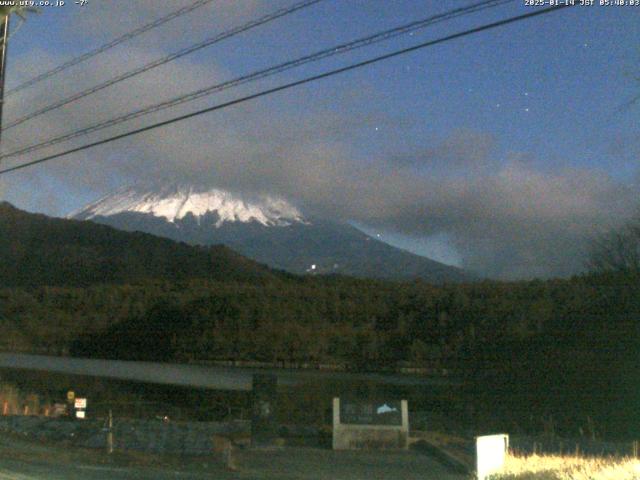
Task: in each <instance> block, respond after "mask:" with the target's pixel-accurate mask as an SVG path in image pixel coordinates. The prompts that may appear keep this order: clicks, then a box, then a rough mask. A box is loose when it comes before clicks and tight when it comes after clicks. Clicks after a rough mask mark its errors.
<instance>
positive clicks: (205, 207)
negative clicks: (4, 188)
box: [69, 186, 306, 227]
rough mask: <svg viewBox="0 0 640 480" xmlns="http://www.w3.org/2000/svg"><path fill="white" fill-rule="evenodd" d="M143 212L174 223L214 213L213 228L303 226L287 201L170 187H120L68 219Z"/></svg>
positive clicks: (216, 190)
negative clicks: (225, 225)
mask: <svg viewBox="0 0 640 480" xmlns="http://www.w3.org/2000/svg"><path fill="white" fill-rule="evenodd" d="M126 212H131V213H143V214H150V215H153V216H155V217H161V218H164V219H166V220H167V221H168V222H171V223H174V222H176V221H177V220H181V219H183V218H184V217H185V216H187V215H189V214H191V215H193V216H194V217H195V218H196V219H200V218H201V217H203V216H204V215H207V214H214V213H215V214H217V220H216V223H215V225H216V227H220V226H221V225H222V224H223V223H225V222H230V223H232V222H241V223H250V222H258V223H260V224H262V225H264V226H287V225H291V224H292V223H306V222H305V220H304V218H303V216H302V214H301V213H300V211H299V210H298V209H297V208H296V207H294V206H293V205H291V204H290V203H289V202H287V201H286V200H283V199H281V198H278V197H272V196H268V195H256V196H255V197H253V198H252V199H245V198H243V197H242V196H240V195H237V194H234V193H231V192H228V191H225V190H219V189H196V188H194V187H191V186H171V187H166V188H162V189H157V188H156V189H141V188H135V187H130V188H123V189H120V190H119V191H117V192H115V193H113V194H110V195H107V196H106V197H103V198H101V199H100V200H98V201H96V202H94V203H92V204H90V205H87V206H86V207H84V208H83V209H82V210H80V211H78V212H74V213H72V214H71V215H69V218H75V219H81V220H88V219H92V218H95V217H100V216H102V217H108V216H112V215H116V214H118V213H126Z"/></svg>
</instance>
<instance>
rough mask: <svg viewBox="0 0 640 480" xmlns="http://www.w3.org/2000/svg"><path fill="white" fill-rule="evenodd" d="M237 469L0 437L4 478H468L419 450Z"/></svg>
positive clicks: (317, 455)
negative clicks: (109, 454)
mask: <svg viewBox="0 0 640 480" xmlns="http://www.w3.org/2000/svg"><path fill="white" fill-rule="evenodd" d="M235 463H236V465H237V470H236V471H229V470H227V469H225V468H224V467H223V465H222V464H221V463H219V462H216V461H215V459H214V458H213V457H207V458H202V457H200V458H184V457H183V458H178V457H160V456H151V455H146V454H140V453H131V454H122V453H119V454H115V455H114V456H113V457H109V456H107V455H106V454H105V453H103V452H98V451H91V450H73V449H70V448H63V447H57V446H52V445H43V444H40V443H32V442H29V441H26V440H24V439H21V438H17V437H14V436H6V435H0V480H73V479H82V480H98V479H115V480H120V479H123V480H124V479H132V480H165V479H194V480H196V479H198V480H199V479H203V480H204V479H209V480H210V479H211V478H216V479H218V480H294V479H295V480H378V479H379V480H383V479H384V480H396V479H397V480H418V479H420V480H468V478H469V477H468V476H465V475H460V474H453V473H450V472H449V471H448V470H447V469H446V468H445V467H443V466H442V465H440V464H439V463H438V462H436V461H435V460H433V459H432V458H430V457H427V456H425V455H422V454H419V453H417V452H412V451H410V452H400V453H397V452H396V453H391V452H334V451H332V450H324V449H317V448H303V447H296V448H289V447H286V448H278V449H271V450H252V449H245V450H239V451H238V452H237V453H236V455H235Z"/></svg>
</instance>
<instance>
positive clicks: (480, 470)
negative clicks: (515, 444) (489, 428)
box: [476, 434, 509, 480]
mask: <svg viewBox="0 0 640 480" xmlns="http://www.w3.org/2000/svg"><path fill="white" fill-rule="evenodd" d="M508 450H509V435H506V434H500V435H485V436H482V437H476V471H477V474H478V480H485V479H486V478H488V477H489V476H490V475H491V474H493V473H496V472H498V471H500V469H501V468H502V466H503V465H504V462H505V459H506V457H507V451H508Z"/></svg>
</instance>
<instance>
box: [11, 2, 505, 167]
mask: <svg viewBox="0 0 640 480" xmlns="http://www.w3.org/2000/svg"><path fill="white" fill-rule="evenodd" d="M513 1H514V0H484V1H482V2H479V3H475V4H472V5H468V6H466V7H461V8H457V9H454V10H449V11H447V12H444V13H441V14H437V15H433V16H430V17H427V18H425V19H421V20H417V21H414V22H411V23H408V24H405V25H402V26H399V27H395V28H392V29H390V30H384V31H382V32H378V33H376V34H374V35H369V36H367V37H364V38H360V39H357V40H353V41H351V42H348V43H343V44H341V45H336V46H333V47H330V48H327V49H324V50H320V51H318V52H315V53H312V54H309V55H305V56H303V57H300V58H297V59H295V60H290V61H287V62H284V63H281V64H278V65H276V66H273V67H269V68H266V69H263V70H258V71H256V72H252V73H250V74H247V75H243V76H241V77H237V78H234V79H231V80H227V81H225V82H222V83H218V84H215V85H212V86H209V87H206V88H203V89H200V90H196V91H194V92H190V93H188V94H183V95H179V96H177V97H174V98H172V99H169V100H166V101H164V102H161V103H157V104H154V105H151V106H148V107H144V108H141V109H138V110H134V111H132V112H129V113H126V114H124V115H120V116H118V117H115V118H111V119H109V120H105V121H102V122H99V123H96V124H94V125H91V126H88V127H85V128H82V129H79V130H76V131H73V132H70V133H67V134H64V135H60V136H58V137H53V138H50V139H49V140H45V141H42V142H39V143H35V144H32V145H28V146H26V147H22V148H20V149H18V150H14V151H12V152H9V153H6V154H4V155H0V161H1V160H3V159H5V158H9V157H15V156H17V155H23V154H25V153H30V152H33V151H37V150H41V149H43V148H46V147H50V146H53V145H57V144H58V143H61V142H64V141H67V140H71V139H73V138H77V137H80V136H84V135H88V134H90V133H94V132H97V131H99V130H103V129H105V128H108V127H112V126H114V125H118V124H120V123H123V122H126V121H129V120H133V119H135V118H139V117H142V116H144V115H148V114H150V113H156V112H159V111H161V110H165V109H167V108H170V107H174V106H177V105H180V104H183V103H186V102H190V101H193V100H196V99H198V98H201V97H204V96H207V95H211V94H212V93H216V92H220V91H222V90H226V89H228V88H233V87H237V86H239V85H242V84H245V83H249V82H253V81H256V80H260V79H263V78H266V77H269V76H271V75H275V74H278V73H282V72H284V71H286V70H290V69H292V68H295V67H298V66H301V65H304V64H306V63H310V62H315V61H318V60H322V59H324V58H328V57H331V56H334V55H338V54H342V53H346V52H348V51H351V50H355V49H357V48H361V47H365V46H369V45H372V44H375V43H378V42H382V41H384V40H389V39H391V38H394V37H397V36H399V35H403V34H406V33H408V32H412V31H415V30H418V29H421V28H424V27H427V26H429V25H433V24H435V23H439V22H442V21H446V20H451V19H452V18H455V17H459V16H463V15H468V14H470V13H476V12H479V11H481V10H484V9H487V8H494V7H497V6H499V5H502V4H505V3H510V2H513Z"/></svg>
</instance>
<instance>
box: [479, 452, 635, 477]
mask: <svg viewBox="0 0 640 480" xmlns="http://www.w3.org/2000/svg"><path fill="white" fill-rule="evenodd" d="M491 479H492V480H494V479H495V480H640V460H638V459H635V458H582V457H575V456H559V455H531V456H514V455H510V456H508V457H507V461H506V464H505V467H504V469H503V473H500V474H497V475H493V476H491Z"/></svg>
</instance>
